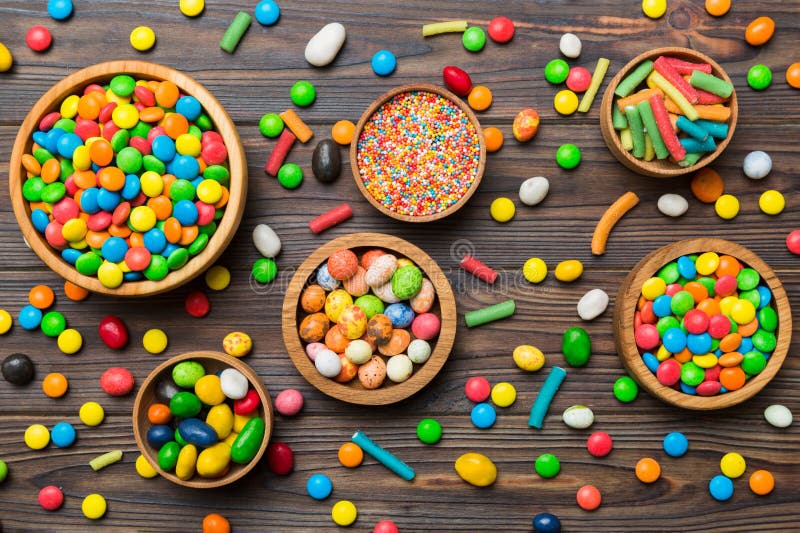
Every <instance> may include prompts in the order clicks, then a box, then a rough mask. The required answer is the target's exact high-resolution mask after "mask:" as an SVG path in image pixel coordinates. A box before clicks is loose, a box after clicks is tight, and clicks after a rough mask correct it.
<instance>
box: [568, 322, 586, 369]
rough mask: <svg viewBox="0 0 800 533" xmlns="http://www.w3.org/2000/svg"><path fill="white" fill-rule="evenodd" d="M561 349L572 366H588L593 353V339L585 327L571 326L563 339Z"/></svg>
mask: <svg viewBox="0 0 800 533" xmlns="http://www.w3.org/2000/svg"><path fill="white" fill-rule="evenodd" d="M561 351H562V352H563V353H564V359H565V360H566V361H567V364H569V365H570V366H586V363H588V362H589V357H590V356H591V355H592V341H591V339H590V338H589V334H588V333H586V330H585V329H583V328H579V327H574V328H569V329H568V330H567V331H565V332H564V336H563V338H562V339H561Z"/></svg>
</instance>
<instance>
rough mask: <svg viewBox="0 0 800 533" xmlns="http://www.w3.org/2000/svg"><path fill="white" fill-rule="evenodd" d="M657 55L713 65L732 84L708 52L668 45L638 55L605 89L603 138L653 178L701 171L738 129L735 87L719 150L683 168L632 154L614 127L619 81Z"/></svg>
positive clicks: (620, 157)
mask: <svg viewBox="0 0 800 533" xmlns="http://www.w3.org/2000/svg"><path fill="white" fill-rule="evenodd" d="M658 56H672V57H676V58H678V59H682V60H684V61H691V62H693V63H708V64H710V65H711V69H712V73H713V74H714V75H715V76H717V77H718V78H722V79H723V80H725V81H727V82H728V83H731V79H730V78H729V77H728V75H727V74H726V73H725V71H724V70H723V69H722V67H720V66H719V65H718V64H717V63H716V62H715V61H714V60H713V59H711V58H710V57H708V56H707V55H705V54H701V53H700V52H697V51H695V50H692V49H690V48H681V47H665V48H657V49H655V50H650V51H649V52H645V53H643V54H639V55H638V56H636V57H635V58H633V59H632V60H631V61H630V62H629V63H628V64H627V65H625V66H624V67H622V69H621V70H620V71H619V72H618V73H617V75H616V76H614V78H613V79H612V80H611V83H609V84H608V87H607V88H606V92H605V93H603V102H602V103H601V104H600V130H601V132H602V134H603V140H604V141H605V142H606V145H607V146H608V149H609V150H610V151H611V153H612V154H614V157H616V158H617V160H618V161H619V162H620V163H622V164H623V165H625V166H626V167H628V168H629V169H631V170H633V171H634V172H637V173H639V174H643V175H645V176H651V177H654V178H673V177H675V176H681V175H684V174H688V173H690V172H694V171H696V170H699V169H701V168H703V167H704V166H706V165H708V164H710V163H711V162H713V161H714V160H715V159H716V158H717V157H719V155H720V154H721V153H722V151H723V150H725V147H727V146H728V143H730V141H731V138H732V137H733V132H734V130H736V122H737V120H738V118H739V106H738V104H737V100H736V90H735V89H734V91H733V93H731V96H730V98H729V100H728V103H727V104H726V105H728V106H729V107H730V108H731V118H730V119H729V120H728V136H727V137H726V138H725V139H724V140H723V141H721V142H719V143H717V149H716V150H715V151H714V152H712V153H710V154H706V155H704V156H703V157H701V158H700V159H699V160H698V161H697V163H695V164H694V165H692V166H689V167H680V166H678V164H677V163H674V162H672V161H670V160H669V159H661V160H659V159H653V160H652V161H645V160H644V159H637V158H635V157H633V155H631V153H630V152H628V151H627V150H625V149H624V148H623V147H622V142H621V141H620V138H619V132H618V131H617V130H615V129H614V126H613V124H612V120H611V109H612V106H613V105H616V104H615V103H614V91H615V90H616V89H617V85H619V82H620V81H622V80H623V79H624V78H625V77H627V76H628V74H630V73H631V72H632V71H633V70H634V69H635V68H636V67H637V66H638V65H639V64H640V63H642V62H643V61H647V60H648V59H649V60H655V59H656V58H658Z"/></svg>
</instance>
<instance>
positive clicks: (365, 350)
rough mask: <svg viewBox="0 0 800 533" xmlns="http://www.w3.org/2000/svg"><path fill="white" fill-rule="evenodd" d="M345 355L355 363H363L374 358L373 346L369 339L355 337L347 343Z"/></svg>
mask: <svg viewBox="0 0 800 533" xmlns="http://www.w3.org/2000/svg"><path fill="white" fill-rule="evenodd" d="M344 355H345V357H347V359H348V361H350V362H351V363H353V364H354V365H363V364H364V363H366V362H367V361H369V360H370V359H372V346H370V345H369V343H368V342H367V341H364V340H361V339H355V340H352V341H350V342H349V343H348V344H347V347H346V348H345V349H344Z"/></svg>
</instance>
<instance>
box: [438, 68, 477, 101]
mask: <svg viewBox="0 0 800 533" xmlns="http://www.w3.org/2000/svg"><path fill="white" fill-rule="evenodd" d="M442 78H443V79H444V84H445V85H446V86H447V88H448V89H450V90H451V91H453V92H454V93H455V94H457V95H458V96H467V95H468V94H469V92H470V91H471V90H472V79H471V78H470V77H469V74H467V73H466V72H465V71H463V70H461V69H460V68H458V67H455V66H452V65H451V66H447V67H444V69H442Z"/></svg>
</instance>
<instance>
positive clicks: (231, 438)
mask: <svg viewBox="0 0 800 533" xmlns="http://www.w3.org/2000/svg"><path fill="white" fill-rule="evenodd" d="M237 416H238V415H237ZM238 436H239V434H238V433H236V432H235V431H231V434H230V435H228V436H227V437H225V440H224V441H222V442H224V443H225V444H227V445H228V446H233V443H234V442H236V438H237V437H238Z"/></svg>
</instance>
